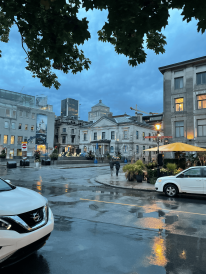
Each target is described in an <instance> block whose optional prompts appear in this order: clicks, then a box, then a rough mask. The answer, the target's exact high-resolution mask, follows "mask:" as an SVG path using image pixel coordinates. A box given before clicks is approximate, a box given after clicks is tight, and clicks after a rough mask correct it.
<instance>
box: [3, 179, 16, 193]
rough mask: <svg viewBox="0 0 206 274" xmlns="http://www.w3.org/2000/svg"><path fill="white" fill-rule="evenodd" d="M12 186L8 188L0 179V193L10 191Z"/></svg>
mask: <svg viewBox="0 0 206 274" xmlns="http://www.w3.org/2000/svg"><path fill="white" fill-rule="evenodd" d="M12 189H13V188H12V186H10V185H9V184H7V183H6V182H4V181H3V180H2V179H0V192H1V191H8V190H12Z"/></svg>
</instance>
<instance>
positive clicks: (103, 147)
mask: <svg viewBox="0 0 206 274" xmlns="http://www.w3.org/2000/svg"><path fill="white" fill-rule="evenodd" d="M102 155H104V145H102Z"/></svg>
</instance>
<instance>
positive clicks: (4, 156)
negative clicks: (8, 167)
mask: <svg viewBox="0 0 206 274" xmlns="http://www.w3.org/2000/svg"><path fill="white" fill-rule="evenodd" d="M0 158H6V152H5V149H2V151H1V154H0Z"/></svg>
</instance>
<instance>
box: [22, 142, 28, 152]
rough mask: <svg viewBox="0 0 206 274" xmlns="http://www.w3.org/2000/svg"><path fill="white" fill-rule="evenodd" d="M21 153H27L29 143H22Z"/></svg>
mask: <svg viewBox="0 0 206 274" xmlns="http://www.w3.org/2000/svg"><path fill="white" fill-rule="evenodd" d="M21 151H22V152H23V151H27V142H22V143H21Z"/></svg>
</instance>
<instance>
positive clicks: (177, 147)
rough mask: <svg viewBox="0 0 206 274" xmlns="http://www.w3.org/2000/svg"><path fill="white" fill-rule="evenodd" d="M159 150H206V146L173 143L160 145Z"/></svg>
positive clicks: (151, 149) (152, 149)
mask: <svg viewBox="0 0 206 274" xmlns="http://www.w3.org/2000/svg"><path fill="white" fill-rule="evenodd" d="M144 151H157V147H153V148H149V149H145V150H144ZM159 151H168V152H169V151H206V149H205V148H201V147H196V146H192V145H187V144H184V143H172V144H169V145H164V146H160V147H159Z"/></svg>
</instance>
